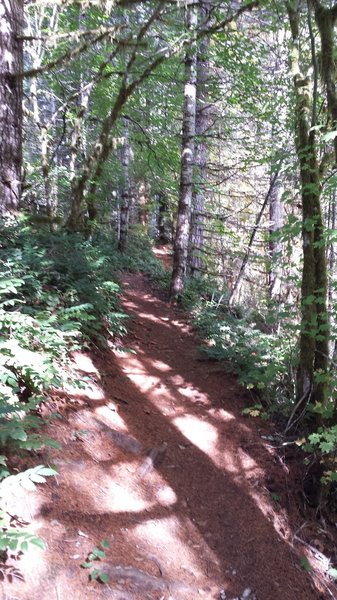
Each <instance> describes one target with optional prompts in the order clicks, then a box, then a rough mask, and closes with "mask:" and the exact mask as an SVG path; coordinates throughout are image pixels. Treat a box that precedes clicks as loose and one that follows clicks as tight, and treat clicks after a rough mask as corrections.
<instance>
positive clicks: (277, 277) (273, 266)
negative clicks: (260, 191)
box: [268, 174, 284, 301]
mask: <svg viewBox="0 0 337 600" xmlns="http://www.w3.org/2000/svg"><path fill="white" fill-rule="evenodd" d="M283 190H284V188H283V184H282V181H281V177H280V175H279V174H278V175H277V177H276V179H275V181H274V184H273V185H272V189H271V193H270V204H269V234H270V237H269V259H270V266H269V272H268V284H269V296H270V299H271V300H273V301H279V300H280V296H281V273H280V267H278V266H277V263H278V261H279V259H280V256H281V253H282V243H281V242H280V241H279V240H277V239H276V238H275V234H276V233H277V232H278V231H279V230H280V229H282V227H283V205H282V195H283Z"/></svg>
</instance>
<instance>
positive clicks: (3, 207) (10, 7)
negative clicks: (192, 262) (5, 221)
mask: <svg viewBox="0 0 337 600" xmlns="http://www.w3.org/2000/svg"><path fill="white" fill-rule="evenodd" d="M22 28H23V0H5V1H2V2H1V3H0V131H1V137H0V215H2V216H3V215H5V214H7V213H8V212H11V211H15V210H17V209H18V207H19V202H20V194H21V178H22V176H21V166H22V93H23V88H22V79H21V78H14V77H13V76H12V73H18V72H19V73H21V72H22V69H23V45H22Z"/></svg>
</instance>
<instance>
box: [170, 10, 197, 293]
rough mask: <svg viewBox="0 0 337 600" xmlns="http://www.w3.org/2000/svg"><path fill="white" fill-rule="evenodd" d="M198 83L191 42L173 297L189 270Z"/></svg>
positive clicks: (190, 17)
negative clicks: (188, 257)
mask: <svg viewBox="0 0 337 600" xmlns="http://www.w3.org/2000/svg"><path fill="white" fill-rule="evenodd" d="M186 10H187V25H188V27H189V28H190V29H192V28H195V26H196V25H197V11H196V8H195V6H192V5H191V2H189V4H188V5H187V8H186ZM196 86H197V52H196V45H195V44H192V45H191V46H190V47H189V48H188V49H187V51H186V55H185V87H184V109H183V123H182V149H181V160H180V187H179V202H178V213H177V225H176V235H175V240H174V248H173V271H172V280H171V289H170V299H171V300H177V299H179V298H180V296H181V294H182V292H183V290H184V284H185V277H186V270H187V255H188V242H189V236H190V221H191V204H192V192H193V171H194V163H195V118H196Z"/></svg>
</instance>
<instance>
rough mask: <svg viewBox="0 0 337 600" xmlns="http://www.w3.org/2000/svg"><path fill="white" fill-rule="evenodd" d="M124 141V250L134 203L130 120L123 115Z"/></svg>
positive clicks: (121, 232) (121, 244)
mask: <svg viewBox="0 0 337 600" xmlns="http://www.w3.org/2000/svg"><path fill="white" fill-rule="evenodd" d="M123 128H124V141H123V146H122V152H121V161H122V167H123V186H122V193H121V204H120V214H119V219H120V221H119V223H120V224H119V240H118V250H120V251H121V252H124V251H125V250H126V247H127V244H128V231H129V218H130V207H131V203H132V194H131V183H130V138H129V121H128V119H126V118H125V117H123Z"/></svg>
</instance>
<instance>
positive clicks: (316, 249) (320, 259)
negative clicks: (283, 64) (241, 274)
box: [287, 2, 329, 418]
mask: <svg viewBox="0 0 337 600" xmlns="http://www.w3.org/2000/svg"><path fill="white" fill-rule="evenodd" d="M287 10H288V16H289V21H290V27H291V34H292V48H291V68H292V75H293V81H294V91H295V99H296V107H295V119H296V151H297V156H298V161H299V166H300V174H301V189H302V205H303V218H302V240H303V269H302V284H301V330H300V354H299V365H298V370H297V382H296V383H297V398H296V415H297V416H298V418H299V417H300V416H301V415H302V414H304V413H305V411H306V408H307V405H308V403H309V402H312V403H313V404H316V403H319V404H321V405H322V406H324V405H325V402H326V397H327V381H326V375H327V371H328V340H329V325H328V318H327V272H326V258H325V257H326V242H325V234H324V225H323V219H322V213H321V205H320V189H321V181H320V170H319V166H318V161H317V145H316V140H315V130H314V129H313V128H312V126H311V125H312V123H311V122H310V116H311V94H310V79H309V78H308V77H304V76H303V74H302V72H301V66H300V49H299V48H300V46H299V12H298V10H296V9H294V7H293V5H292V4H290V2H289V3H287ZM317 375H319V377H317Z"/></svg>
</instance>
